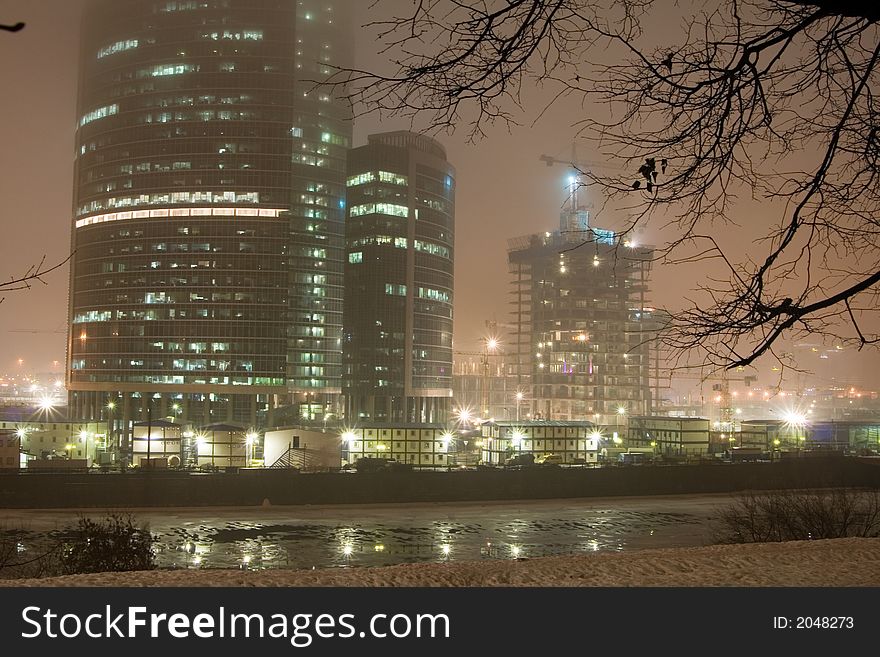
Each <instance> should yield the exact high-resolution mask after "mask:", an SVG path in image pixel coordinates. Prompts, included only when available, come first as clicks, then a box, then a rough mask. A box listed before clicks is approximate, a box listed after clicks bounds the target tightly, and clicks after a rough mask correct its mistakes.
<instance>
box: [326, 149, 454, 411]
mask: <svg viewBox="0 0 880 657" xmlns="http://www.w3.org/2000/svg"><path fill="white" fill-rule="evenodd" d="M368 142H369V143H368V144H367V145H366V146H362V147H360V148H355V149H354V150H352V151H350V152H349V154H348V173H347V176H348V177H347V186H348V201H347V203H348V209H347V212H348V219H347V223H346V230H345V242H346V244H345V246H346V255H347V261H346V264H345V267H346V269H345V315H344V324H345V329H344V343H343V364H344V375H343V393H344V396H345V400H346V402H345V403H346V422H347V423H349V424H350V425H353V426H354V425H358V424H364V423H368V424H370V423H442V422H445V421H446V419H447V416H448V413H449V408H450V401H451V396H452V296H453V245H454V240H453V237H454V221H455V219H454V213H455V172H454V169H453V168H452V166H451V165H450V164H449V163H448V162H447V161H446V151H445V150H444V148H443V147H442V146H441V145H440V144H439V143H437V142H436V141H435V140H433V139H431V138H429V137H425V136H422V135H417V134H413V133H410V132H391V133H385V134H379V135H372V136H370V137H369V140H368Z"/></svg>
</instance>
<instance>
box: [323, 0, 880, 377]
mask: <svg viewBox="0 0 880 657" xmlns="http://www.w3.org/2000/svg"><path fill="white" fill-rule="evenodd" d="M377 4H381V2H379V3H377ZM679 4H680V5H682V6H681V7H680V8H679V9H678V11H680V13H681V21H682V24H683V29H682V30H681V32H680V33H679V34H657V33H656V32H655V30H654V29H653V27H652V26H653V25H654V23H653V22H652V19H653V18H654V17H655V16H656V15H657V14H658V13H660V12H668V11H669V5H668V4H667V3H662V2H659V1H658V0H595V1H592V2H589V3H585V2H583V1H582V0H504V1H502V0H480V1H478V2H467V3H466V2H461V1H458V0H420V1H419V2H417V3H414V6H413V9H412V11H411V12H410V13H409V14H407V15H406V16H401V17H397V18H392V19H389V20H384V21H377V22H375V23H372V24H371V26H372V27H373V28H374V29H376V30H377V31H378V32H379V35H380V40H381V41H382V42H383V43H384V46H385V50H384V52H385V53H386V54H388V55H389V56H391V57H392V58H393V63H394V65H395V67H396V71H395V73H394V74H391V75H381V74H376V73H373V72H369V71H363V70H347V71H339V72H338V73H337V76H335V78H334V79H333V80H331V83H335V84H338V85H345V88H346V89H347V93H348V94H349V96H348V97H349V98H350V99H351V100H352V101H353V102H354V103H356V105H357V106H359V107H362V108H365V110H367V111H379V112H393V113H395V114H397V115H401V116H406V117H409V118H410V119H411V120H412V121H416V120H417V119H418V120H427V122H428V124H429V126H430V127H431V129H433V130H434V131H451V130H454V129H460V130H465V131H466V134H467V136H468V137H469V138H471V139H478V138H480V137H482V136H483V135H484V128H485V126H487V125H491V124H493V123H498V122H500V123H502V124H507V125H509V124H512V123H514V122H516V121H517V120H518V118H519V116H520V115H522V114H523V112H524V110H523V105H522V102H521V100H522V98H521V95H520V94H521V91H522V90H523V89H524V88H526V87H530V86H531V87H534V86H542V87H544V88H548V89H551V90H552V93H551V94H550V97H552V99H553V100H551V101H550V102H551V103H552V102H557V101H558V100H560V99H576V100H578V101H580V103H581V106H582V107H583V108H585V109H584V116H583V117H582V119H581V120H579V121H577V122H576V123H575V124H574V125H573V130H574V131H575V132H576V133H577V134H578V135H580V136H581V137H583V138H585V139H589V140H591V142H592V144H593V145H594V147H595V149H596V150H597V151H598V152H599V153H601V154H602V155H603V156H604V157H606V158H607V159H609V160H612V161H615V163H618V164H620V165H622V166H623V167H624V168H625V170H627V171H629V172H630V174H628V175H625V176H621V175H599V174H596V173H594V172H591V171H585V172H582V173H583V174H584V175H583V177H584V179H585V180H586V181H587V184H588V185H593V186H596V187H598V188H600V189H601V190H602V192H603V195H604V197H605V199H606V202H607V203H609V204H615V203H616V204H617V205H618V206H620V205H622V206H623V207H624V208H625V209H626V210H625V211H626V212H627V213H628V214H629V216H628V217H627V218H626V220H625V224H626V225H627V226H628V227H629V228H628V230H633V229H635V228H636V226H637V225H638V224H640V223H642V222H645V221H647V220H649V219H650V218H652V217H654V216H659V215H660V214H663V215H664V216H665V217H667V219H666V221H667V222H668V223H667V227H668V228H671V229H673V231H674V234H675V235H676V236H675V237H674V238H673V239H672V240H670V242H669V243H668V244H665V245H663V246H662V248H660V249H659V250H658V258H659V261H660V262H664V263H670V264H673V263H675V264H682V263H685V264H693V263H696V262H704V261H710V262H716V263H718V264H719V265H721V266H722V267H723V272H724V273H723V274H722V275H719V274H718V273H717V271H716V274H715V275H714V277H713V278H710V279H707V280H706V281H704V282H703V283H702V284H700V285H698V286H697V289H696V290H695V292H696V295H695V298H694V300H693V301H692V302H690V305H688V306H686V307H685V308H674V309H669V310H668V316H669V317H670V321H669V322H668V325H667V326H666V328H665V330H664V331H663V332H662V334H661V335H662V340H663V342H664V344H665V345H666V346H667V347H668V348H670V349H671V350H672V351H673V352H674V353H676V354H678V356H679V357H683V358H689V357H691V356H692V355H693V354H698V355H699V359H700V362H701V363H705V364H709V365H711V366H715V367H726V368H736V367H743V366H746V365H750V364H752V363H753V362H754V361H755V360H756V359H758V358H759V357H761V356H763V355H771V354H773V353H774V350H773V347H774V346H775V345H777V344H780V341H782V340H786V339H790V338H796V337H798V336H799V335H802V334H812V335H816V336H820V337H823V338H828V339H834V340H835V342H837V343H839V342H841V341H845V342H849V343H851V344H854V345H858V347H859V348H862V347H864V346H866V345H874V344H878V343H880V335H878V334H877V333H876V332H875V331H872V330H869V326H871V325H872V322H871V321H864V320H870V318H871V317H873V318H874V319H876V315H877V308H878V306H880V304H878V301H880V186H878V180H880V178H878V175H880V168H878V164H880V114H878V101H877V98H876V89H877V85H878V81H880V80H878V74H880V73H878V64H880V6H877V5H874V4H869V3H860V2H858V3H857V2H855V1H854V0H841V1H839V2H838V1H835V2H832V1H831V0H804V1H800V0H722V1H720V2H718V3H702V2H699V0H693V1H692V2H691V3H690V4H688V3H679ZM677 6H678V5H677ZM743 197H744V198H751V199H753V200H756V201H760V202H762V203H765V204H767V205H766V207H767V209H768V210H767V211H768V212H771V213H772V215H771V216H774V217H775V219H774V220H773V221H770V222H769V223H768V224H767V225H766V226H765V227H762V228H761V229H760V230H759V231H758V232H756V236H757V239H755V241H754V245H755V246H754V249H753V253H760V256H759V257H754V256H752V255H739V254H735V253H732V252H728V251H729V250H728V248H727V246H726V244H725V242H724V240H719V239H715V238H716V237H717V236H718V228H719V227H725V228H727V229H739V230H742V229H740V228H738V227H739V226H741V225H745V223H746V222H745V221H743V219H744V218H745V217H744V214H745V212H748V211H747V210H744V206H743V201H742V198H743ZM706 244H708V246H705V248H704V245H706Z"/></svg>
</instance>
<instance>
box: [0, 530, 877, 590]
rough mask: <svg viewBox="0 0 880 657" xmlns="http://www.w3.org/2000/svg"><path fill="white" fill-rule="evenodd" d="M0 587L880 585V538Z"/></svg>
mask: <svg viewBox="0 0 880 657" xmlns="http://www.w3.org/2000/svg"><path fill="white" fill-rule="evenodd" d="M0 586H880V539H866V538H845V539H835V540H824V541H795V542H789V543H763V544H751V545H715V546H709V547H699V548H670V549H652V550H641V551H634V552H626V553H608V552H601V553H595V554H583V555H578V556H565V557H546V558H540V559H524V560H519V561H513V560H511V561H502V560H484V561H471V562H465V561H461V562H456V561H453V562H449V563H431V564H405V565H398V566H389V567H385V568H336V569H324V570H263V571H244V570H173V571H167V570H166V571H149V572H134V573H100V574H93V575H71V576H66V577H54V578H48V579H39V580H36V579H30V580H8V581H0Z"/></svg>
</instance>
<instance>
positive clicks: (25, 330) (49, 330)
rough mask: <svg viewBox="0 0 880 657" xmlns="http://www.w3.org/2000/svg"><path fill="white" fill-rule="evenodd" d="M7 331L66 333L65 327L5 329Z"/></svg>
mask: <svg viewBox="0 0 880 657" xmlns="http://www.w3.org/2000/svg"><path fill="white" fill-rule="evenodd" d="M6 332H7V333H67V329H7V330H6Z"/></svg>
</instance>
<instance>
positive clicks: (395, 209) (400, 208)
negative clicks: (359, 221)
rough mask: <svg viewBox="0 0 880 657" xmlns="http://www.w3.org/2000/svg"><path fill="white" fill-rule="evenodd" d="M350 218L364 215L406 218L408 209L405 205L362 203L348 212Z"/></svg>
mask: <svg viewBox="0 0 880 657" xmlns="http://www.w3.org/2000/svg"><path fill="white" fill-rule="evenodd" d="M350 213H351V216H352V217H360V216H362V215H365V214H387V215H389V216H391V217H408V216H409V208H408V207H406V206H405V205H396V204H394V203H364V204H363V205H353V206H352V207H351V210H350Z"/></svg>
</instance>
